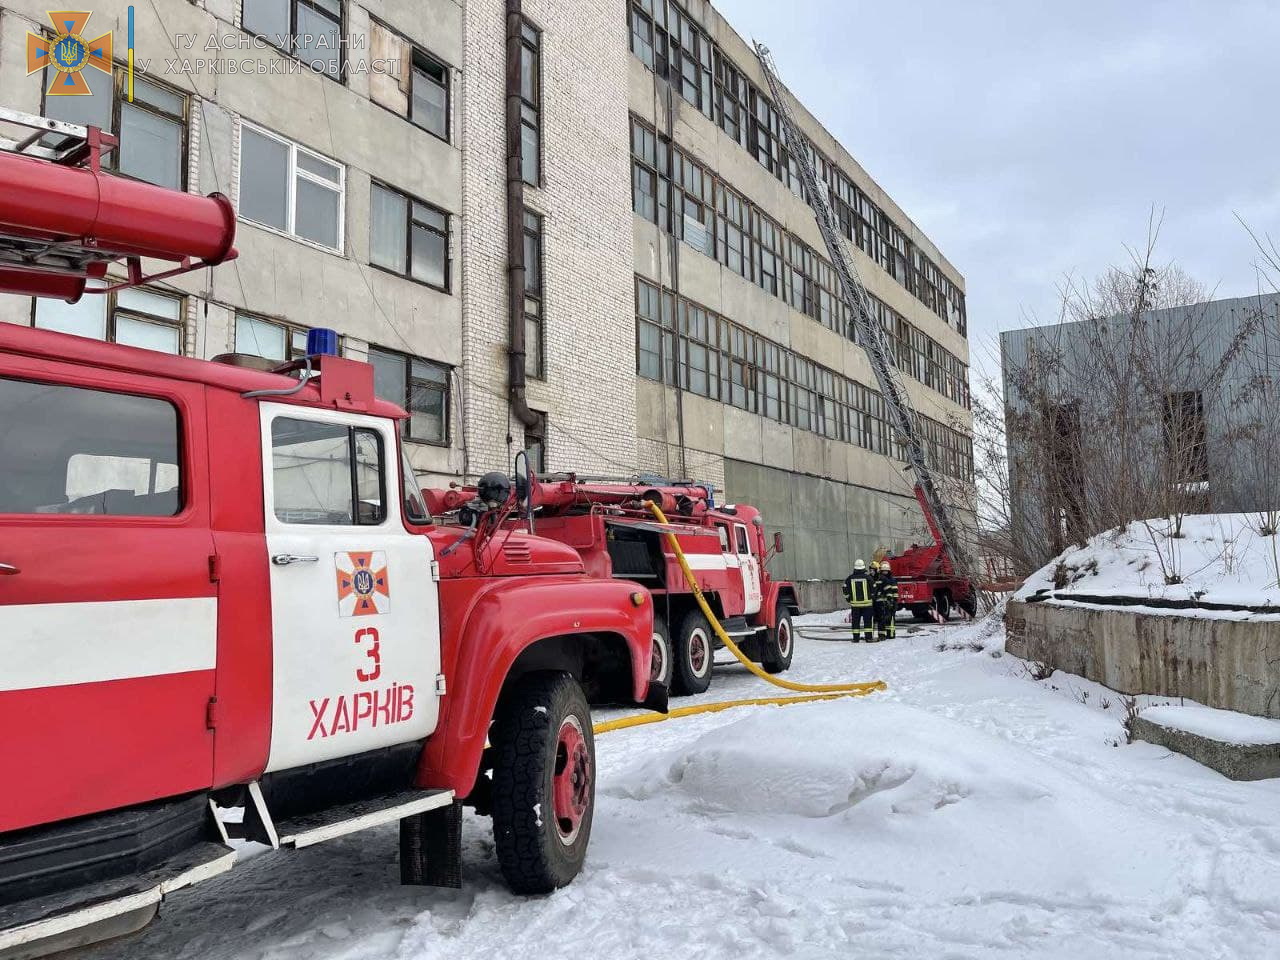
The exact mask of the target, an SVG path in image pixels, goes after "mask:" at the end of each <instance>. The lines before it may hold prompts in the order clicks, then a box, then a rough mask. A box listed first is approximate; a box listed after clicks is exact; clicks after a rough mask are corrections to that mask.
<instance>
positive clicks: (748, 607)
mask: <svg viewBox="0 0 1280 960" xmlns="http://www.w3.org/2000/svg"><path fill="white" fill-rule="evenodd" d="M733 536H734V540H735V542H736V544H737V548H738V569H739V570H741V571H742V595H743V597H744V598H745V600H744V606H743V609H742V612H743V613H748V614H750V613H759V612H760V604H761V602H762V601H763V599H764V596H763V594H762V593H761V591H760V558H759V557H757V556H756V555H755V554H754V553H752V552H751V538H750V537H749V536H747V528H746V527H744V526H743V525H742V524H740V523H735V524H734V525H733Z"/></svg>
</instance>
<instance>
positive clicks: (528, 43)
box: [517, 16, 546, 188]
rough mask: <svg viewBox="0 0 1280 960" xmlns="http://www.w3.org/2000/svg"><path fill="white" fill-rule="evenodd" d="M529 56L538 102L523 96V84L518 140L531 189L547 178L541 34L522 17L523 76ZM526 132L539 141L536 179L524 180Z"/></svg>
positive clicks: (518, 147) (521, 57) (522, 163)
mask: <svg viewBox="0 0 1280 960" xmlns="http://www.w3.org/2000/svg"><path fill="white" fill-rule="evenodd" d="M526 29H527V30H528V31H531V32H532V33H533V38H532V39H530V38H529V37H528V35H527V34H526V32H525V31H526ZM526 53H527V54H529V55H531V56H532V57H533V69H534V84H533V85H534V88H535V89H534V90H533V95H534V97H536V98H537V99H536V102H532V103H531V102H530V101H529V100H527V99H526V98H525V96H524V83H523V81H521V82H520V137H519V139H518V144H517V149H518V151H519V161H520V180H521V181H522V182H524V183H526V184H528V185H529V186H531V187H535V188H540V187H541V186H542V185H543V183H544V182H545V180H546V178H545V176H544V175H543V149H542V148H543V143H542V140H543V138H542V109H543V96H542V92H543V84H542V31H541V30H540V29H538V27H537V26H536V25H535V24H534V23H533V22H532V21H530V20H529V18H528V17H524V16H522V17H521V18H520V73H521V74H522V75H523V72H524V57H525V55H526ZM526 110H528V111H529V112H531V113H532V114H533V115H534V119H533V120H532V121H529V120H526V119H525V111H526ZM526 129H531V130H533V133H534V137H535V138H536V140H537V147H536V154H537V155H536V157H535V158H534V162H535V163H536V164H537V166H538V170H537V176H536V177H535V178H534V179H533V180H529V179H527V178H526V177H525V171H524V131H525V130H526Z"/></svg>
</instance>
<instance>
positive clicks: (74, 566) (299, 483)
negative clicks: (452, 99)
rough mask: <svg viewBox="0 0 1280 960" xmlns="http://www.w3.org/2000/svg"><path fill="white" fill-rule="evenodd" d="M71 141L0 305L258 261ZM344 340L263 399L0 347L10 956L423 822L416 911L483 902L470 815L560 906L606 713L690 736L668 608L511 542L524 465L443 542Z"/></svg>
mask: <svg viewBox="0 0 1280 960" xmlns="http://www.w3.org/2000/svg"><path fill="white" fill-rule="evenodd" d="M2 119H6V120H7V119H11V115H6V116H4V117H3V118H2ZM27 119H28V120H32V121H33V122H38V124H39V126H37V127H36V129H37V132H40V131H43V130H45V129H46V128H47V129H48V130H52V129H53V128H52V127H49V126H48V125H49V124H52V123H53V121H44V120H42V119H40V118H27ZM57 126H58V130H57V131H56V132H58V133H60V134H66V135H67V136H68V137H72V138H78V139H76V140H75V142H74V143H72V144H71V146H67V147H63V148H60V149H61V150H62V155H56V151H55V155H32V154H31V153H30V152H19V151H17V150H11V151H10V152H0V289H2V290H4V291H6V292H24V293H36V294H40V293H53V294H56V295H58V296H59V297H61V298H63V299H68V300H72V301H74V300H75V299H76V298H77V297H78V296H80V295H81V294H82V293H84V287H85V279H86V277H100V276H103V275H105V269H106V265H107V263H108V262H109V261H111V260H113V259H118V258H123V259H125V261H126V262H127V264H128V268H129V279H128V280H127V281H126V283H129V282H135V281H136V280H138V279H141V277H142V271H141V267H142V264H143V262H144V261H143V258H144V257H145V258H147V259H148V260H150V259H153V258H157V257H158V258H160V259H165V260H168V261H169V262H171V263H176V264H178V265H179V266H178V267H176V268H175V269H178V270H181V269H184V268H188V267H190V266H191V265H193V264H196V263H198V262H199V260H201V259H203V260H204V261H207V262H214V261H216V260H224V259H227V258H228V257H229V256H232V255H234V249H233V247H232V239H233V235H234V224H235V219H234V216H233V215H232V214H231V212H230V208H229V205H228V204H227V203H226V201H225V199H221V198H217V197H214V198H202V197H195V196H190V195H187V194H178V195H176V196H175V195H173V193H172V191H168V190H163V189H161V188H158V187H153V186H151V185H149V184H145V183H139V182H136V181H127V180H123V179H120V178H116V177H111V176H108V175H106V174H103V173H101V172H100V170H99V164H98V156H99V151H100V149H102V148H105V147H108V146H110V143H109V142H108V141H109V138H106V137H105V135H102V134H100V133H99V131H96V130H92V129H90V130H89V131H87V135H86V131H85V130H83V129H80V130H79V131H78V133H77V130H76V128H71V127H69V126H68V125H57ZM64 128H65V129H64ZM34 142H35V138H34V137H33V138H31V139H30V140H28V141H26V143H27V144H28V145H30V144H32V143H34ZM33 197H34V198H35V199H32V198H33ZM211 230H212V231H214V232H215V233H216V236H214V237H212V238H210V236H209V235H208V234H209V231H211ZM331 333H332V332H331V331H313V334H319V335H317V336H314V337H313V338H311V340H310V342H309V345H308V354H309V356H308V357H307V358H306V359H304V360H302V361H296V362H294V363H291V364H287V365H284V366H282V367H279V368H276V369H274V370H271V371H264V370H261V369H251V368H249V367H248V366H245V365H244V363H243V362H238V361H236V358H234V357H232V358H229V361H230V362H223V363H219V362H209V361H201V360H193V359H187V358H182V357H172V356H167V355H163V354H158V353H155V352H152V351H147V350H140V349H134V348H131V347H125V346H119V345H114V344H105V343H101V342H98V341H95V340H88V339H84V338H81V337H74V336H69V335H64V334H60V333H53V332H49V331H42V330H32V329H29V328H25V327H17V326H11V325H7V324H2V323H0V664H3V667H2V668H0V778H3V784H4V789H3V790H0V956H11V955H21V956H24V957H27V956H35V955H39V954H40V952H41V951H47V950H50V949H61V948H64V947H67V946H72V945H75V944H78V943H82V942H87V941H88V940H91V939H99V938H101V937H102V936H107V935H116V934H119V933H123V932H127V931H129V930H131V929H136V928H137V927H138V926H140V925H141V924H142V923H145V922H146V921H147V920H148V919H150V917H151V916H152V915H153V914H154V913H155V911H156V908H157V905H158V903H159V902H160V900H161V899H162V898H163V897H164V896H165V895H166V894H167V893H169V892H171V891H173V890H175V889H178V888H180V887H184V886H187V885H190V884H192V883H196V882H198V881H201V880H204V879H207V878H208V877H210V876H213V875H215V874H217V873H220V872H222V871H225V870H228V869H230V868H231V867H232V865H233V863H234V860H235V854H234V852H233V850H232V848H231V847H230V846H229V845H228V841H229V840H230V839H232V838H234V837H241V838H247V839H252V840H258V841H261V842H262V843H265V844H268V845H270V846H271V847H273V848H281V847H283V848H300V847H305V846H309V845H312V844H316V843H320V842H322V841H324V840H328V839H331V838H333V837H338V836H342V835H345V834H349V833H352V832H355V831H358V830H362V829H365V828H367V827H371V826H375V825H378V824H383V823H392V822H397V821H399V823H400V829H401V872H402V878H403V879H404V880H405V882H409V883H432V884H442V885H458V884H459V880H460V866H459V860H460V856H461V852H460V851H461V840H460V824H461V804H462V803H463V802H467V803H469V804H471V805H474V806H475V807H476V808H477V809H478V810H479V811H480V812H485V813H491V814H492V817H493V824H494V840H495V846H496V851H497V858H498V861H499V863H500V865H501V868H502V872H503V874H504V875H505V877H506V879H507V881H508V883H509V884H510V886H511V887H512V888H513V889H515V890H517V891H520V892H545V891H549V890H551V889H553V888H555V887H557V886H561V885H563V884H565V883H567V882H569V881H570V880H571V879H572V878H573V876H574V875H575V874H576V873H577V872H578V870H579V868H580V867H581V864H582V862H583V859H584V857H585V854H586V848H587V843H588V839H589V837H590V832H591V821H592V813H593V809H594V796H595V793H594V789H595V756H594V744H593V739H592V724H591V713H590V706H589V704H591V703H600V702H620V703H627V704H645V705H647V706H649V707H651V708H654V709H665V701H666V691H665V689H664V688H663V687H662V685H661V684H651V683H650V682H649V672H650V662H651V659H652V657H651V649H650V648H651V635H652V624H653V613H652V608H653V605H652V602H651V601H650V597H649V594H648V592H647V591H645V590H643V589H641V588H640V587H639V586H638V585H636V584H634V583H628V582H626V581H624V580H616V579H610V578H603V577H600V576H597V575H594V574H593V573H592V572H590V571H588V570H587V569H586V565H585V564H584V562H583V559H582V557H581V556H580V555H579V553H578V552H576V551H575V550H573V549H571V548H570V547H568V546H566V545H565V544H563V543H560V542H557V541H555V540H552V539H548V538H545V537H536V536H531V535H528V534H525V533H521V532H518V531H513V530H511V529H510V528H509V525H508V524H507V517H508V515H509V514H510V513H511V512H512V511H513V510H516V509H517V506H518V504H519V502H521V501H522V500H523V501H525V502H527V500H528V497H529V492H530V488H531V486H532V485H533V484H534V483H535V479H534V478H531V477H529V476H528V474H527V471H526V470H525V469H524V466H523V465H524V458H523V457H518V458H517V469H516V476H515V479H514V481H513V480H512V479H511V478H508V477H507V476H505V475H503V474H490V475H487V476H486V477H485V478H484V479H483V481H482V483H481V484H480V488H479V493H480V496H478V497H477V498H475V499H474V500H472V501H471V503H470V510H471V516H472V523H471V525H470V527H469V528H466V529H464V528H461V527H458V526H441V525H438V524H433V523H432V517H431V516H430V514H429V513H428V511H427V509H426V507H425V504H424V501H423V497H422V495H421V491H420V490H419V489H418V488H417V485H416V483H415V481H414V475H413V472H412V470H411V468H410V466H409V464H408V463H407V461H406V460H405V459H404V453H403V450H402V447H401V440H400V423H401V421H402V420H403V419H404V417H405V414H404V411H403V410H401V409H400V408H398V407H396V406H394V405H392V404H389V403H385V402H382V401H380V400H378V399H376V398H375V396H374V389H373V371H372V368H371V367H370V366H368V365H367V364H364V363H361V362H358V361H355V360H349V359H344V358H341V357H338V356H333V355H330V354H329V351H328V348H329V345H330V344H331V343H332V340H333V339H336V338H334V337H332V336H329V335H328V334H331ZM229 808H243V818H242V819H241V818H240V817H238V816H236V815H232V816H227V815H226V814H227V811H228V809H229ZM232 821H234V822H232Z"/></svg>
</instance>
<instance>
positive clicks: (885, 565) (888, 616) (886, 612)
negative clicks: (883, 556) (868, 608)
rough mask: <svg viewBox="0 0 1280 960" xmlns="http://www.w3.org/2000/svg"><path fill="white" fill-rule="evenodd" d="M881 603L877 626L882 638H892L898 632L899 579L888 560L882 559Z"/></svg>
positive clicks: (877, 609) (877, 613)
mask: <svg viewBox="0 0 1280 960" xmlns="http://www.w3.org/2000/svg"><path fill="white" fill-rule="evenodd" d="M879 592H880V604H879V606H878V607H877V608H876V628H877V629H878V630H879V631H880V639H881V640H892V639H893V638H894V637H895V636H897V633H898V579H897V577H895V576H894V575H893V570H892V568H891V567H890V566H889V561H888V560H881V561H880V591H879Z"/></svg>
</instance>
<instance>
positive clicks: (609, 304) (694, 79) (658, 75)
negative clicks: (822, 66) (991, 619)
mask: <svg viewBox="0 0 1280 960" xmlns="http://www.w3.org/2000/svg"><path fill="white" fill-rule="evenodd" d="M130 9H132V11H133V15H134V18H135V20H134V23H133V26H132V28H130V26H129V19H128V18H129V14H128V11H129V10H130ZM55 27H56V25H55V24H53V23H51V21H50V19H49V16H48V15H47V13H46V11H45V7H44V5H42V4H38V3H35V2H34V0H0V89H3V90H4V91H5V94H4V105H5V106H9V107H13V108H16V109H19V110H24V111H26V112H29V113H40V114H43V115H45V116H49V117H53V118H58V119H63V120H67V121H70V122H75V123H93V124H97V125H100V126H102V127H103V128H104V129H106V130H108V131H110V132H112V133H114V134H115V135H117V136H118V137H119V138H120V147H119V149H118V150H117V151H116V153H115V158H114V160H113V161H112V163H113V164H114V166H115V169H117V170H118V171H119V172H120V173H122V174H124V175H127V176H133V177H139V178H141V179H146V180H151V181H153V182H158V183H164V184H167V185H170V186H177V187H180V188H183V189H186V190H189V191H192V192H199V193H209V192H212V191H220V192H222V193H225V194H227V195H228V196H229V197H231V199H232V200H233V202H234V203H235V206H236V209H237V210H238V213H239V217H240V223H239V229H238V238H237V246H238V248H239V250H240V256H239V258H238V259H237V260H236V261H234V262H232V263H230V264H227V265H224V266H221V267H219V268H216V269H212V270H204V271H199V272H196V273H193V274H189V275H187V276H184V277H178V278H173V279H171V280H167V281H164V282H161V283H158V284H155V285H152V286H149V287H145V288H142V289H139V290H122V291H120V292H118V293H110V294H107V295H105V296H95V297H86V298H84V299H83V300H82V301H81V302H79V303H77V304H74V305H69V304H65V303H58V302H50V301H41V302H39V303H38V304H37V303H35V302H34V301H33V300H31V299H30V298H20V297H12V296H0V321H7V322H12V323H21V324H34V325H35V326H39V327H50V328H54V329H60V330H66V331H70V332H75V333H80V334H83V335H88V336H94V337H101V338H105V339H111V340H116V341H118V342H121V343H128V344H133V345H137V346H145V347H149V348H152V349H158V350H166V351H170V352H181V353H184V354H187V355H189V356H196V357H205V358H210V357H213V356H215V355H218V354H222V353H227V352H240V353H251V354H256V355H259V356H263V357H268V358H272V359H279V360H284V359H287V358H290V357H292V356H295V355H296V354H297V353H298V351H299V350H300V349H301V347H302V343H303V341H304V337H305V331H306V329H307V328H309V327H312V326H329V327H333V328H336V329H337V330H338V331H339V333H340V334H341V337H342V344H341V348H342V350H343V352H344V353H345V354H347V355H349V356H354V357H361V358H367V359H369V360H370V361H371V362H373V364H374V365H375V369H376V377H377V384H378V389H379V391H380V392H381V393H382V394H383V395H384V396H386V397H388V398H390V399H393V400H395V401H397V402H400V403H402V404H404V405H405V406H406V407H407V408H408V410H409V412H410V414H411V416H410V420H409V423H408V427H407V431H406V436H407V439H408V440H409V441H411V442H410V444H409V445H408V446H409V447H410V450H411V457H412V460H413V462H414V465H415V467H416V468H417V469H418V470H419V471H420V472H421V473H422V475H423V477H424V483H425V482H430V483H438V482H441V481H447V480H450V479H458V478H462V477H468V478H474V477H475V476H477V475H478V474H479V473H482V472H484V471H486V470H491V469H501V468H504V467H508V466H509V464H510V461H511V457H512V456H513V454H514V453H515V452H516V451H517V450H519V449H521V448H525V447H528V448H531V449H532V450H533V451H534V452H535V458H536V460H537V461H538V465H539V466H540V467H541V469H542V470H543V471H544V472H557V471H567V470H576V471H578V472H579V473H582V474H586V475H609V476H631V475H635V474H637V473H654V474H660V475H663V476H667V477H684V478H689V479H694V480H703V481H709V482H711V483H712V484H714V486H715V487H716V488H717V490H718V491H719V495H720V496H722V497H724V498H727V499H728V500H729V501H734V500H739V501H743V502H750V503H753V504H755V505H757V506H759V507H761V508H762V510H763V512H764V517H765V520H766V522H767V523H768V525H769V527H770V528H776V529H780V530H782V531H783V533H784V535H785V536H786V543H787V550H786V553H785V554H784V555H783V556H782V557H780V558H778V559H777V560H775V561H774V563H775V564H776V566H775V567H774V569H775V571H776V572H778V573H780V574H782V575H786V576H789V577H791V578H793V579H796V580H798V581H802V582H805V581H812V582H813V587H812V588H810V590H811V591H812V592H811V596H812V597H813V598H814V602H815V603H816V602H819V600H818V598H819V597H820V596H822V594H821V593H820V588H819V585H821V584H827V585H831V584H834V583H835V582H836V581H838V580H840V579H842V578H843V576H844V575H845V574H846V573H847V569H848V565H849V562H850V560H851V559H852V557H854V556H856V555H870V554H871V553H872V551H873V550H875V549H876V548H877V547H887V548H890V549H900V548H901V547H903V546H905V545H906V544H907V543H909V542H911V541H912V540H914V539H920V540H923V539H925V538H926V536H927V534H926V532H925V528H924V525H923V522H922V520H921V519H920V516H919V511H918V508H917V507H916V504H915V501H914V499H913V498H912V495H911V481H910V478H909V476H907V475H904V473H903V456H902V451H901V449H900V447H899V445H898V444H897V443H896V441H895V439H894V438H893V437H892V436H891V435H890V431H889V428H888V423H887V420H886V416H885V410H884V404H883V401H882V399H881V398H880V396H879V394H878V392H877V391H876V388H875V381H874V377H873V376H872V372H871V369H870V366H869V365H868V363H867V360H866V357H865V355H864V354H863V352H862V350H861V349H860V348H859V347H858V346H857V345H856V344H855V343H854V342H853V339H852V335H851V333H850V325H849V322H848V320H849V318H848V316H847V312H846V311H845V309H844V308H843V306H842V304H841V303H840V300H839V291H838V290H837V289H836V281H835V278H834V274H833V272H832V269H831V265H830V263H829V262H828V259H827V257H826V255H825V252H824V250H823V244H822V241H821V237H820V235H819V233H818V230H817V227H816V224H815V222H814V218H813V215H812V213H811V212H810V210H809V208H808V207H807V205H806V204H805V202H804V200H803V198H802V197H801V195H800V187H799V182H798V175H797V171H796V166H795V162H794V160H792V159H791V158H790V157H789V156H788V154H787V150H786V147H785V145H784V138H783V136H782V131H781V127H780V123H779V118H778V114H777V112H776V110H775V108H774V106H773V105H772V104H771V102H770V99H769V97H768V95H767V87H766V85H765V83H764V80H763V77H762V75H761V72H760V68H759V65H758V63H757V61H756V58H755V55H754V53H753V52H752V50H751V48H750V47H749V46H748V45H747V43H746V42H745V41H744V40H743V39H742V37H740V36H739V35H738V34H737V33H736V32H735V31H734V29H733V28H732V26H731V25H730V24H729V23H728V22H727V21H726V20H725V19H724V18H723V17H722V16H721V15H720V13H718V12H717V11H716V10H715V9H714V8H713V7H712V6H711V5H710V4H708V3H705V2H699V0H689V2H687V3H677V2H675V0H633V2H630V3H618V2H614V0H573V2H571V3H556V2H553V0H524V2H523V3H521V2H520V0H505V2H503V0H463V2H454V0H414V2H409V0H363V2H357V0H155V3H154V4H146V5H136V6H134V7H132V8H130V7H129V5H128V4H126V3H124V2H122V0H104V2H102V3H100V4H97V5H95V7H94V10H93V12H92V15H91V17H90V20H89V22H88V24H87V26H86V28H85V36H86V38H87V39H88V38H92V37H97V36H99V35H100V34H105V33H106V32H107V31H111V33H112V35H113V38H114V42H113V46H112V48H111V51H112V52H111V54H110V55H109V56H110V59H111V60H112V64H113V69H112V70H111V71H110V75H108V73H107V72H106V71H104V70H98V71H96V72H95V70H92V69H89V70H86V71H85V79H86V80H87V82H88V84H89V87H90V88H91V90H92V93H91V95H88V96H60V95H57V94H52V93H49V90H50V88H51V85H52V84H53V82H54V81H55V80H56V79H57V75H56V74H54V72H53V71H51V70H49V69H48V68H47V67H45V68H37V69H35V70H34V71H31V70H29V69H28V66H29V65H28V62H27V50H26V34H27V33H28V32H37V33H43V34H44V35H46V36H52V35H53V31H54V29H55ZM130 30H131V33H130ZM129 35H131V36H132V38H133V54H132V55H133V60H134V75H133V87H132V89H133V96H132V99H130V98H129V95H128V90H129V79H128V66H127V64H128V55H127V42H126V37H127V36H129ZM796 116H797V119H798V121H799V122H800V124H801V126H802V128H803V130H804V133H805V135H806V136H807V137H808V139H809V140H810V142H811V143H812V145H813V147H814V149H815V153H816V156H815V160H816V163H817V167H818V169H819V173H820V176H821V177H822V178H823V179H824V180H825V181H826V183H827V185H828V186H829V188H830V191H831V199H832V202H833V204H834V206H835V208H836V212H837V214H838V216H839V219H840V222H841V226H842V228H843V230H844V232H845V234H846V236H847V238H848V241H849V245H850V248H851V250H852V251H853V256H854V258H855V261H856V263H857V266H858V269H859V270H860V272H861V274H862V278H863V280H864V282H865V284H866V286H867V287H868V289H869V290H870V292H871V293H872V294H873V296H874V298H875V306H876V308H877V309H878V310H880V311H882V314H881V319H882V322H883V323H884V325H885V328H886V330H887V331H888V333H889V334H890V337H891V339H892V342H893V345H894V350H895V354H896V362H897V365H898V367H899V369H900V371H901V372H902V374H903V375H904V378H905V380H906V384H907V389H908V392H909V394H910V396H911V399H912V401H913V402H914V404H915V405H916V408H917V410H918V411H919V413H920V415H921V416H922V418H924V419H923V421H922V422H923V423H924V424H925V427H926V430H927V432H928V435H929V438H930V446H931V453H932V459H933V461H934V463H935V464H936V466H937V467H938V469H939V470H940V472H942V473H943V474H945V475H948V476H950V477H952V478H954V479H956V480H958V481H959V482H960V483H961V485H965V484H970V483H971V482H972V445H971V442H970V431H971V418H970V414H969V394H968V391H969V384H968V342H967V325H966V314H965V299H964V280H963V278H962V277H961V275H960V274H959V273H958V272H957V271H956V270H955V268H954V267H952V266H951V264H950V263H949V262H948V261H947V260H946V258H945V257H944V256H943V254H942V253H941V252H940V251H939V250H938V249H937V248H936V247H935V245H934V244H933V243H932V242H931V241H930V240H929V239H928V238H927V237H926V236H925V235H924V234H923V233H922V231H921V230H920V229H919V228H918V227H917V226H916V225H915V224H914V223H913V222H912V221H911V219H910V218H909V217H908V215H907V214H906V213H905V212H904V211H903V210H902V209H900V208H899V207H898V206H897V205H896V204H895V203H894V202H893V200H892V199H891V198H889V197H888V196H887V195H886V194H885V192H884V191H883V190H882V189H881V188H880V187H879V186H878V185H877V184H876V183H875V181H874V180H872V179H871V177H870V176H869V175H868V174H867V173H866V171H864V170H863V169H862V167H861V166H860V165H859V164H858V163H857V161H856V160H855V159H854V158H853V157H852V156H851V155H850V153H849V152H848V151H847V150H846V149H845V148H844V147H843V146H842V145H841V144H840V143H838V142H837V141H836V140H835V138H834V137H833V136H832V135H831V134H830V133H828V132H827V130H826V129H825V128H824V127H823V126H822V124H821V123H820V122H819V121H818V120H817V119H816V118H814V117H813V116H811V115H810V114H809V113H807V112H806V111H805V110H804V108H803V106H799V107H798V109H797V110H796Z"/></svg>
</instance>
